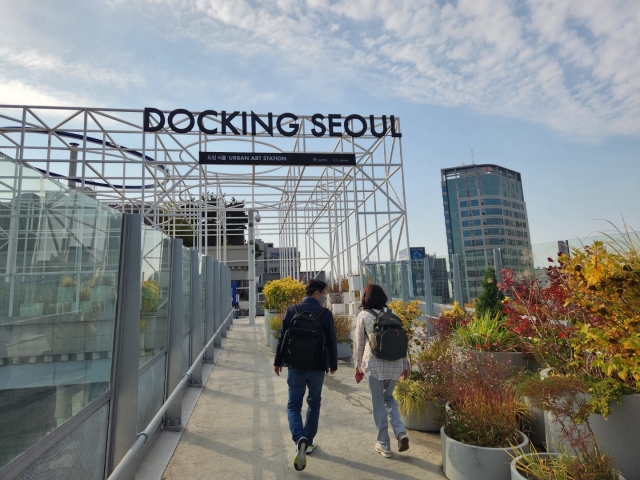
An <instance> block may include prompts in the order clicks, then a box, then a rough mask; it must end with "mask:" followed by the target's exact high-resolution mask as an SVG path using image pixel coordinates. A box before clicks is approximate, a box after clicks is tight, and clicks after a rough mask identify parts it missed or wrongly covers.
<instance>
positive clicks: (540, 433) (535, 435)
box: [522, 397, 546, 447]
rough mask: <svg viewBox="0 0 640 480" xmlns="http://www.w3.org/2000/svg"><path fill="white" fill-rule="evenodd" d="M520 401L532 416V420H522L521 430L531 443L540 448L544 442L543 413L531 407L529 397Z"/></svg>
mask: <svg viewBox="0 0 640 480" xmlns="http://www.w3.org/2000/svg"><path fill="white" fill-rule="evenodd" d="M522 401H523V402H524V404H525V405H526V406H527V407H528V408H529V411H530V412H531V415H532V416H533V418H531V419H528V418H525V419H523V420H522V430H523V432H524V433H526V434H527V436H528V437H529V440H531V443H533V444H534V445H538V446H540V447H542V446H544V444H545V442H546V438H545V430H544V412H542V410H538V409H537V408H535V407H534V406H533V405H531V401H530V400H529V397H522Z"/></svg>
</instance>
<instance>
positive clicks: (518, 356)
mask: <svg viewBox="0 0 640 480" xmlns="http://www.w3.org/2000/svg"><path fill="white" fill-rule="evenodd" d="M460 351H461V352H463V353H464V354H473V355H475V356H476V358H477V359H478V361H480V362H485V363H488V362H494V363H500V364H503V365H508V366H510V367H513V368H529V364H531V365H533V359H527V358H525V357H524V356H523V355H522V352H482V351H478V350H469V349H466V348H460Z"/></svg>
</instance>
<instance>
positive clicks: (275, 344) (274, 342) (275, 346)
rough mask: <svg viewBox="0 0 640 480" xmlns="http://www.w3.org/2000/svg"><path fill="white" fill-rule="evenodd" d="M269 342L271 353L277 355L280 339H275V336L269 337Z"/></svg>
mask: <svg viewBox="0 0 640 480" xmlns="http://www.w3.org/2000/svg"><path fill="white" fill-rule="evenodd" d="M272 331H273V330H269V332H272ZM269 341H270V342H271V343H270V347H271V352H273V353H276V350H277V349H278V339H277V338H275V337H274V336H273V335H271V334H270V335H269Z"/></svg>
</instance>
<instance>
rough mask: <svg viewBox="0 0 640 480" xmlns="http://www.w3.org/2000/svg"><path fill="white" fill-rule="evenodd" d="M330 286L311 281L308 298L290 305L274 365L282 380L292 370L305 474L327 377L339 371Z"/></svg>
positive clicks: (294, 424)
mask: <svg viewBox="0 0 640 480" xmlns="http://www.w3.org/2000/svg"><path fill="white" fill-rule="evenodd" d="M326 288H327V284H326V283H324V282H322V281H320V280H311V281H309V283H308V284H307V288H306V297H305V298H304V299H303V300H302V302H300V303H299V304H297V305H290V306H289V308H287V312H286V314H285V316H284V319H283V321H282V328H281V330H280V339H279V340H278V348H277V350H276V358H275V361H274V362H273V371H274V372H275V373H276V375H278V376H280V372H282V367H283V366H286V367H288V369H289V371H288V375H287V384H288V385H289V401H288V403H287V416H288V418H289V429H290V430H291V436H292V438H293V441H294V442H295V444H296V456H295V458H294V460H293V466H294V468H295V469H296V470H304V468H305V467H306V465H307V457H306V454H307V453H311V452H312V451H313V450H314V448H315V447H316V443H315V441H314V438H315V436H316V433H317V431H318V420H319V418H320V400H321V393H322V384H323V382H324V375H325V373H331V374H333V373H335V371H336V370H337V369H338V344H337V343H336V331H335V326H334V324H333V315H331V311H329V310H328V309H326V308H324V307H323V306H322V304H323V303H324V301H325V298H326V295H325V290H326ZM307 389H308V390H309V393H308V395H307V404H308V408H307V416H306V420H305V422H304V424H303V422H302V415H301V410H302V400H303V398H304V395H305V392H306V391H307Z"/></svg>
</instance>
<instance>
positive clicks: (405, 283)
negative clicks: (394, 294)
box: [400, 260, 409, 302]
mask: <svg viewBox="0 0 640 480" xmlns="http://www.w3.org/2000/svg"><path fill="white" fill-rule="evenodd" d="M407 263H408V262H407V261H406V260H402V261H401V262H400V272H401V274H402V301H403V302H408V301H409V272H407V267H408V265H407Z"/></svg>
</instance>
